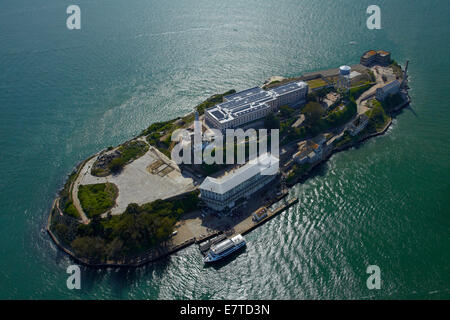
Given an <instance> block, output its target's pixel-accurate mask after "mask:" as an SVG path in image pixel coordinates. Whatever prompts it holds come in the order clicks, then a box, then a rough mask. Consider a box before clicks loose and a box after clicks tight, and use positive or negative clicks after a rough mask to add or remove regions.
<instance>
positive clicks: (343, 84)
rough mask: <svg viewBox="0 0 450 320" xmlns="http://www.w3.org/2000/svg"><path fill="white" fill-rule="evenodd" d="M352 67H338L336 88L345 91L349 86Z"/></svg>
mask: <svg viewBox="0 0 450 320" xmlns="http://www.w3.org/2000/svg"><path fill="white" fill-rule="evenodd" d="M351 70H352V68H350V67H349V66H340V67H339V76H338V79H337V82H336V88H337V89H338V90H342V91H347V90H348V89H349V88H350V72H351Z"/></svg>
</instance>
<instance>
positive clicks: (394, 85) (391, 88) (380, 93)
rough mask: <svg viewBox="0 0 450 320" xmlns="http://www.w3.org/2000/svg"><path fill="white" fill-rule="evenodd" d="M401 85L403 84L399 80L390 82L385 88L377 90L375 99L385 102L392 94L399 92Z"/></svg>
mask: <svg viewBox="0 0 450 320" xmlns="http://www.w3.org/2000/svg"><path fill="white" fill-rule="evenodd" d="M400 85H401V83H400V81H398V80H394V81H392V82H389V83H388V84H386V85H385V86H384V87H381V88H378V89H377V91H376V93H375V97H376V98H377V100H379V101H383V100H384V99H386V97H387V96H389V95H390V94H396V93H398V91H399V90H400Z"/></svg>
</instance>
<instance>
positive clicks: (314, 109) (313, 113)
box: [302, 102, 324, 127]
mask: <svg viewBox="0 0 450 320" xmlns="http://www.w3.org/2000/svg"><path fill="white" fill-rule="evenodd" d="M302 113H304V114H305V124H307V125H308V126H310V127H311V126H314V125H315V124H317V122H318V121H319V120H320V118H321V117H322V115H323V113H324V110H323V108H322V105H321V104H320V103H317V102H308V103H307V104H306V106H305V107H304V108H303V110H302Z"/></svg>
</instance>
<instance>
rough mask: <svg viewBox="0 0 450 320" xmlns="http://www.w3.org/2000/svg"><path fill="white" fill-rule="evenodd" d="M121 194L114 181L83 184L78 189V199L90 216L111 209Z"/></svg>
mask: <svg viewBox="0 0 450 320" xmlns="http://www.w3.org/2000/svg"><path fill="white" fill-rule="evenodd" d="M118 194H119V190H118V189H117V187H116V185H115V184H113V183H98V184H88V185H82V186H80V187H79V189H78V199H80V203H81V206H82V207H83V210H84V212H86V214H87V216H88V217H89V218H92V217H93V216H96V215H99V214H102V213H105V212H106V211H108V210H109V209H111V208H112V207H113V206H114V204H115V202H116V198H117V196H118Z"/></svg>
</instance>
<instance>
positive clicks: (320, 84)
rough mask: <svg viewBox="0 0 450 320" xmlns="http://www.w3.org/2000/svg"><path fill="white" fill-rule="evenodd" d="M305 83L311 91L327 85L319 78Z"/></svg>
mask: <svg viewBox="0 0 450 320" xmlns="http://www.w3.org/2000/svg"><path fill="white" fill-rule="evenodd" d="M307 83H308V86H309V87H310V88H311V89H315V88H320V87H323V86H326V85H327V83H326V82H325V81H323V80H322V79H320V78H318V79H313V80H309V81H307Z"/></svg>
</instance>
